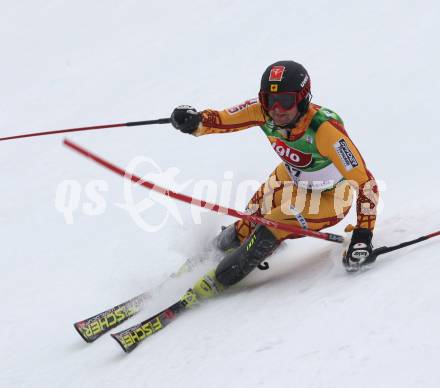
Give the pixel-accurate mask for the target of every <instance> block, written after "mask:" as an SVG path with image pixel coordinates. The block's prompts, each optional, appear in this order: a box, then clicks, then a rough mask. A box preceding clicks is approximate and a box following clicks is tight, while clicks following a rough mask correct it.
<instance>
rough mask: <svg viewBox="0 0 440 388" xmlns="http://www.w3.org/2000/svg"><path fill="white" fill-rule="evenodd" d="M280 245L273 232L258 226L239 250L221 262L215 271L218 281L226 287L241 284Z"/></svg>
mask: <svg viewBox="0 0 440 388" xmlns="http://www.w3.org/2000/svg"><path fill="white" fill-rule="evenodd" d="M278 245H279V242H278V240H277V239H276V237H275V236H274V235H273V234H272V232H271V231H270V230H269V229H268V228H266V227H265V226H263V225H258V226H257V227H256V228H255V231H254V232H253V233H252V234H251V235H250V236H249V238H248V239H246V240H245V241H244V242H243V244H242V245H241V246H240V247H239V248H237V249H236V250H235V251H233V252H231V253H229V254H227V255H226V256H225V257H224V258H223V260H222V261H221V262H220V264H219V265H218V267H217V269H216V271H215V275H216V278H217V280H218V281H219V282H220V283H222V284H223V285H225V286H232V285H233V284H235V283H237V282H239V281H240V280H242V279H243V278H244V277H245V276H246V275H248V274H249V273H250V272H251V271H252V270H254V269H255V268H256V267H257V266H258V265H259V264H260V263H261V262H262V261H263V260H264V259H266V258H267V257H268V256H270V255H271V254H272V253H273V252H274V251H275V249H276V248H277V247H278Z"/></svg>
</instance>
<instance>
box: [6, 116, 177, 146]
mask: <svg viewBox="0 0 440 388" xmlns="http://www.w3.org/2000/svg"><path fill="white" fill-rule="evenodd" d="M170 122H171V120H170V119H169V118H164V119H157V120H147V121H133V122H129V123H122V124H105V125H95V126H93V127H80V128H69V129H56V130H54V131H45V132H32V133H25V134H23V135H14V136H8V137H0V141H6V140H14V139H22V138H24V137H35V136H46V135H56V134H58V133H67V132H80V131H91V130H94V129H104V128H117V127H135V126H137V125H151V124H169V123H170Z"/></svg>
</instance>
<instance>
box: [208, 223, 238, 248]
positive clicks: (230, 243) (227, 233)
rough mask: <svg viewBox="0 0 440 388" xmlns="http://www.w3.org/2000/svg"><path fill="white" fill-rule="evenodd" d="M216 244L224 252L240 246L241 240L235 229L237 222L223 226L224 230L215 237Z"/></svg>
mask: <svg viewBox="0 0 440 388" xmlns="http://www.w3.org/2000/svg"><path fill="white" fill-rule="evenodd" d="M214 245H215V246H216V247H217V248H218V249H220V250H221V251H223V252H227V251H229V250H230V249H237V248H238V247H239V246H240V240H239V239H238V236H237V232H236V230H235V224H232V225H229V226H227V227H224V226H223V227H222V231H221V232H220V233H219V235H218V236H217V237H216V238H215V239H214Z"/></svg>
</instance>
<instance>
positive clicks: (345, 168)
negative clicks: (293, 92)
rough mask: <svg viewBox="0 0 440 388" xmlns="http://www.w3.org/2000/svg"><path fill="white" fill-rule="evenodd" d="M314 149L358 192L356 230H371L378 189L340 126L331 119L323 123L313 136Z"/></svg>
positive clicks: (358, 153) (359, 155)
mask: <svg viewBox="0 0 440 388" xmlns="http://www.w3.org/2000/svg"><path fill="white" fill-rule="evenodd" d="M316 146H317V148H318V151H319V153H320V154H321V155H323V156H325V157H327V158H329V159H330V160H331V161H332V162H333V164H334V165H335V166H336V168H337V169H338V170H339V172H340V173H341V174H342V176H343V177H344V178H345V179H346V180H348V181H349V182H350V183H351V184H352V186H353V187H354V188H355V190H356V191H357V201H356V211H357V225H356V227H360V228H367V229H370V230H373V229H374V225H375V222H376V207H377V203H378V200H379V193H378V187H377V184H376V181H375V179H374V177H373V175H372V174H371V172H370V171H368V169H367V167H366V165H365V161H364V159H363V158H362V155H361V154H360V152H359V150H358V149H357V148H356V146H355V145H354V144H353V142H352V141H351V139H350V137H349V136H348V134H347V132H346V131H345V129H344V127H343V126H342V124H341V123H339V122H336V121H334V120H332V121H331V122H329V121H326V122H324V123H323V124H322V125H321V126H320V127H319V129H318V131H317V133H316Z"/></svg>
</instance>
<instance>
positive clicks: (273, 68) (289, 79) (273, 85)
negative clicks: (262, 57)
mask: <svg viewBox="0 0 440 388" xmlns="http://www.w3.org/2000/svg"><path fill="white" fill-rule="evenodd" d="M310 85H311V83H310V76H309V74H308V73H307V70H306V69H305V68H304V66H302V65H301V64H299V63H297V62H294V61H278V62H275V63H273V64H271V65H270V66H268V67H267V69H266V70H265V72H264V73H263V76H262V77H261V86H260V93H259V94H258V97H259V100H260V103H262V106H263V109H264V104H263V98H264V93H283V92H297V93H298V96H297V101H296V104H297V106H298V111H299V112H300V115H301V116H302V115H303V114H304V113H306V112H307V109H308V108H309V104H310V101H311V99H312V94H311V92H310Z"/></svg>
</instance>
